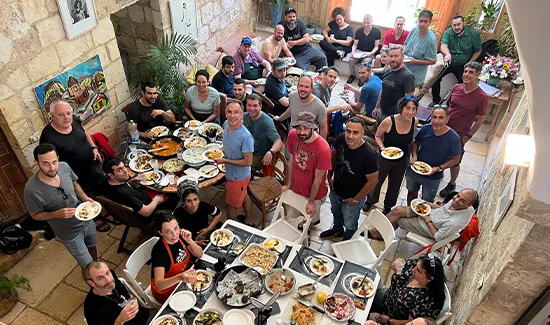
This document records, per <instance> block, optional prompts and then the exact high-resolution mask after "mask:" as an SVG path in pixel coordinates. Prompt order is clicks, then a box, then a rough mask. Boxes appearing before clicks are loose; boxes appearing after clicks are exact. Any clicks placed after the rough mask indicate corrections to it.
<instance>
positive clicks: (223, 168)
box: [218, 164, 225, 173]
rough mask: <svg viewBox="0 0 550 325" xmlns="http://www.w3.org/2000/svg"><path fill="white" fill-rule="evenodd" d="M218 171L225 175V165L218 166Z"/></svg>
mask: <svg viewBox="0 0 550 325" xmlns="http://www.w3.org/2000/svg"><path fill="white" fill-rule="evenodd" d="M218 169H219V170H220V172H222V173H225V164H219V165H218Z"/></svg>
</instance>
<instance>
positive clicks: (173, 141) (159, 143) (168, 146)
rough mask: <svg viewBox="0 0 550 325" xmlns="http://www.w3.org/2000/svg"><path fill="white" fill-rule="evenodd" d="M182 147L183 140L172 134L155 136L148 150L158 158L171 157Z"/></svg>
mask: <svg viewBox="0 0 550 325" xmlns="http://www.w3.org/2000/svg"><path fill="white" fill-rule="evenodd" d="M182 148H183V140H182V139H180V138H178V137H175V136H173V135H166V136H162V137H159V138H156V139H154V140H152V141H151V143H150V144H149V151H150V152H152V153H153V155H155V156H157V157H160V158H171V157H173V156H175V155H176V154H177V153H178V151H180V150H182Z"/></svg>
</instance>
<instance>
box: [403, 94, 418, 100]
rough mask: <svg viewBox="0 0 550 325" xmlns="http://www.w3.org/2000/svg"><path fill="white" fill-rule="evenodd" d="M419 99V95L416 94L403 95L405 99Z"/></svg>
mask: <svg viewBox="0 0 550 325" xmlns="http://www.w3.org/2000/svg"><path fill="white" fill-rule="evenodd" d="M411 99H412V100H418V97H416V96H415V95H407V96H405V97H403V100H411Z"/></svg>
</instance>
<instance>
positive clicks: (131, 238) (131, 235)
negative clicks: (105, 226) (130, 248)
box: [109, 225, 145, 244]
mask: <svg viewBox="0 0 550 325" xmlns="http://www.w3.org/2000/svg"><path fill="white" fill-rule="evenodd" d="M125 228H126V226H124V225H119V226H116V227H115V229H113V230H111V232H110V233H109V236H111V237H113V238H115V239H117V241H118V240H120V238H122V234H123V233H124V229H125ZM143 236H145V233H144V232H143V231H141V229H138V228H134V227H132V228H130V230H129V231H128V235H127V236H126V241H125V242H124V243H125V244H126V243H128V244H137V243H138V242H139V241H140V240H141V238H143Z"/></svg>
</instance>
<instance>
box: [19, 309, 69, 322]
mask: <svg viewBox="0 0 550 325" xmlns="http://www.w3.org/2000/svg"><path fill="white" fill-rule="evenodd" d="M30 324H32V325H61V323H60V322H58V321H56V320H54V319H53V318H51V317H50V316H48V315H45V314H43V313H41V312H38V311H36V310H34V309H32V308H28V307H27V308H25V310H23V312H22V313H21V314H19V316H17V318H16V319H15V320H14V321H13V323H11V325H30Z"/></svg>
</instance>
